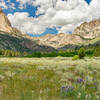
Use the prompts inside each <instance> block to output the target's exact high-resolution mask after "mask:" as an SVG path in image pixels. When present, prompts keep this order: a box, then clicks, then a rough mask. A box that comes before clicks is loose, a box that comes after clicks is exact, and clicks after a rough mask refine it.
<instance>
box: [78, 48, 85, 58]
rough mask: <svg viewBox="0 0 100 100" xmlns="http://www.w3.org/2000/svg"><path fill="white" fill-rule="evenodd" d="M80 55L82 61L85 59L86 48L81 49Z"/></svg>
mask: <svg viewBox="0 0 100 100" xmlns="http://www.w3.org/2000/svg"><path fill="white" fill-rule="evenodd" d="M78 55H79V58H80V59H83V58H84V57H85V49H84V48H80V49H79V51H78Z"/></svg>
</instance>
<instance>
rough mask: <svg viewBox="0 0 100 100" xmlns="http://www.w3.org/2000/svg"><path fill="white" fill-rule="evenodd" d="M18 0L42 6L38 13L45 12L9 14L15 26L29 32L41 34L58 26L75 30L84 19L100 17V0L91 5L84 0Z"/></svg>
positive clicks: (66, 29) (94, 0)
mask: <svg viewBox="0 0 100 100" xmlns="http://www.w3.org/2000/svg"><path fill="white" fill-rule="evenodd" d="M17 1H18V2H20V4H21V5H22V6H23V5H24V6H25V5H26V3H28V4H32V5H33V6H40V7H39V8H38V11H37V13H36V14H37V15H39V14H43V15H42V16H39V17H37V18H32V17H29V14H28V13H21V12H19V13H15V14H14V15H12V14H10V15H8V17H9V19H10V21H11V23H12V25H13V26H14V27H17V28H19V29H21V30H22V31H24V32H27V33H32V34H41V33H43V32H44V31H45V29H46V28H48V27H50V28H52V27H56V28H57V29H58V31H59V32H64V33H67V32H70V31H73V30H74V29H75V28H76V27H77V25H80V24H81V23H82V22H84V21H90V20H92V19H94V18H100V0H92V2H91V4H90V6H89V5H88V4H87V3H86V2H85V1H84V0H65V1H62V0H17ZM30 2H31V3H30ZM58 27H60V28H58Z"/></svg>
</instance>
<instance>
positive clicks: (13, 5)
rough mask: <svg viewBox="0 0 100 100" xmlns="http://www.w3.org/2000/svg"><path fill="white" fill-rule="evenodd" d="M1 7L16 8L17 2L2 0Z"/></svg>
mask: <svg viewBox="0 0 100 100" xmlns="http://www.w3.org/2000/svg"><path fill="white" fill-rule="evenodd" d="M6 3H7V4H6ZM0 8H2V9H8V8H10V9H16V8H15V4H14V3H12V2H11V1H10V0H0Z"/></svg>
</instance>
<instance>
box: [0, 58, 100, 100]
mask: <svg viewBox="0 0 100 100" xmlns="http://www.w3.org/2000/svg"><path fill="white" fill-rule="evenodd" d="M0 100H100V58H91V59H90V58H85V59H83V60H75V61H73V60H72V58H63V57H56V58H14V57H13V58H6V57H5V58H3V57H2V58H0Z"/></svg>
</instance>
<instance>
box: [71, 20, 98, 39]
mask: <svg viewBox="0 0 100 100" xmlns="http://www.w3.org/2000/svg"><path fill="white" fill-rule="evenodd" d="M73 34H75V35H79V36H81V37H83V38H84V39H94V38H96V37H98V36H100V19H96V20H94V21H91V22H88V23H87V22H84V23H83V24H81V25H80V26H79V27H77V28H76V29H75V30H74V32H73Z"/></svg>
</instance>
